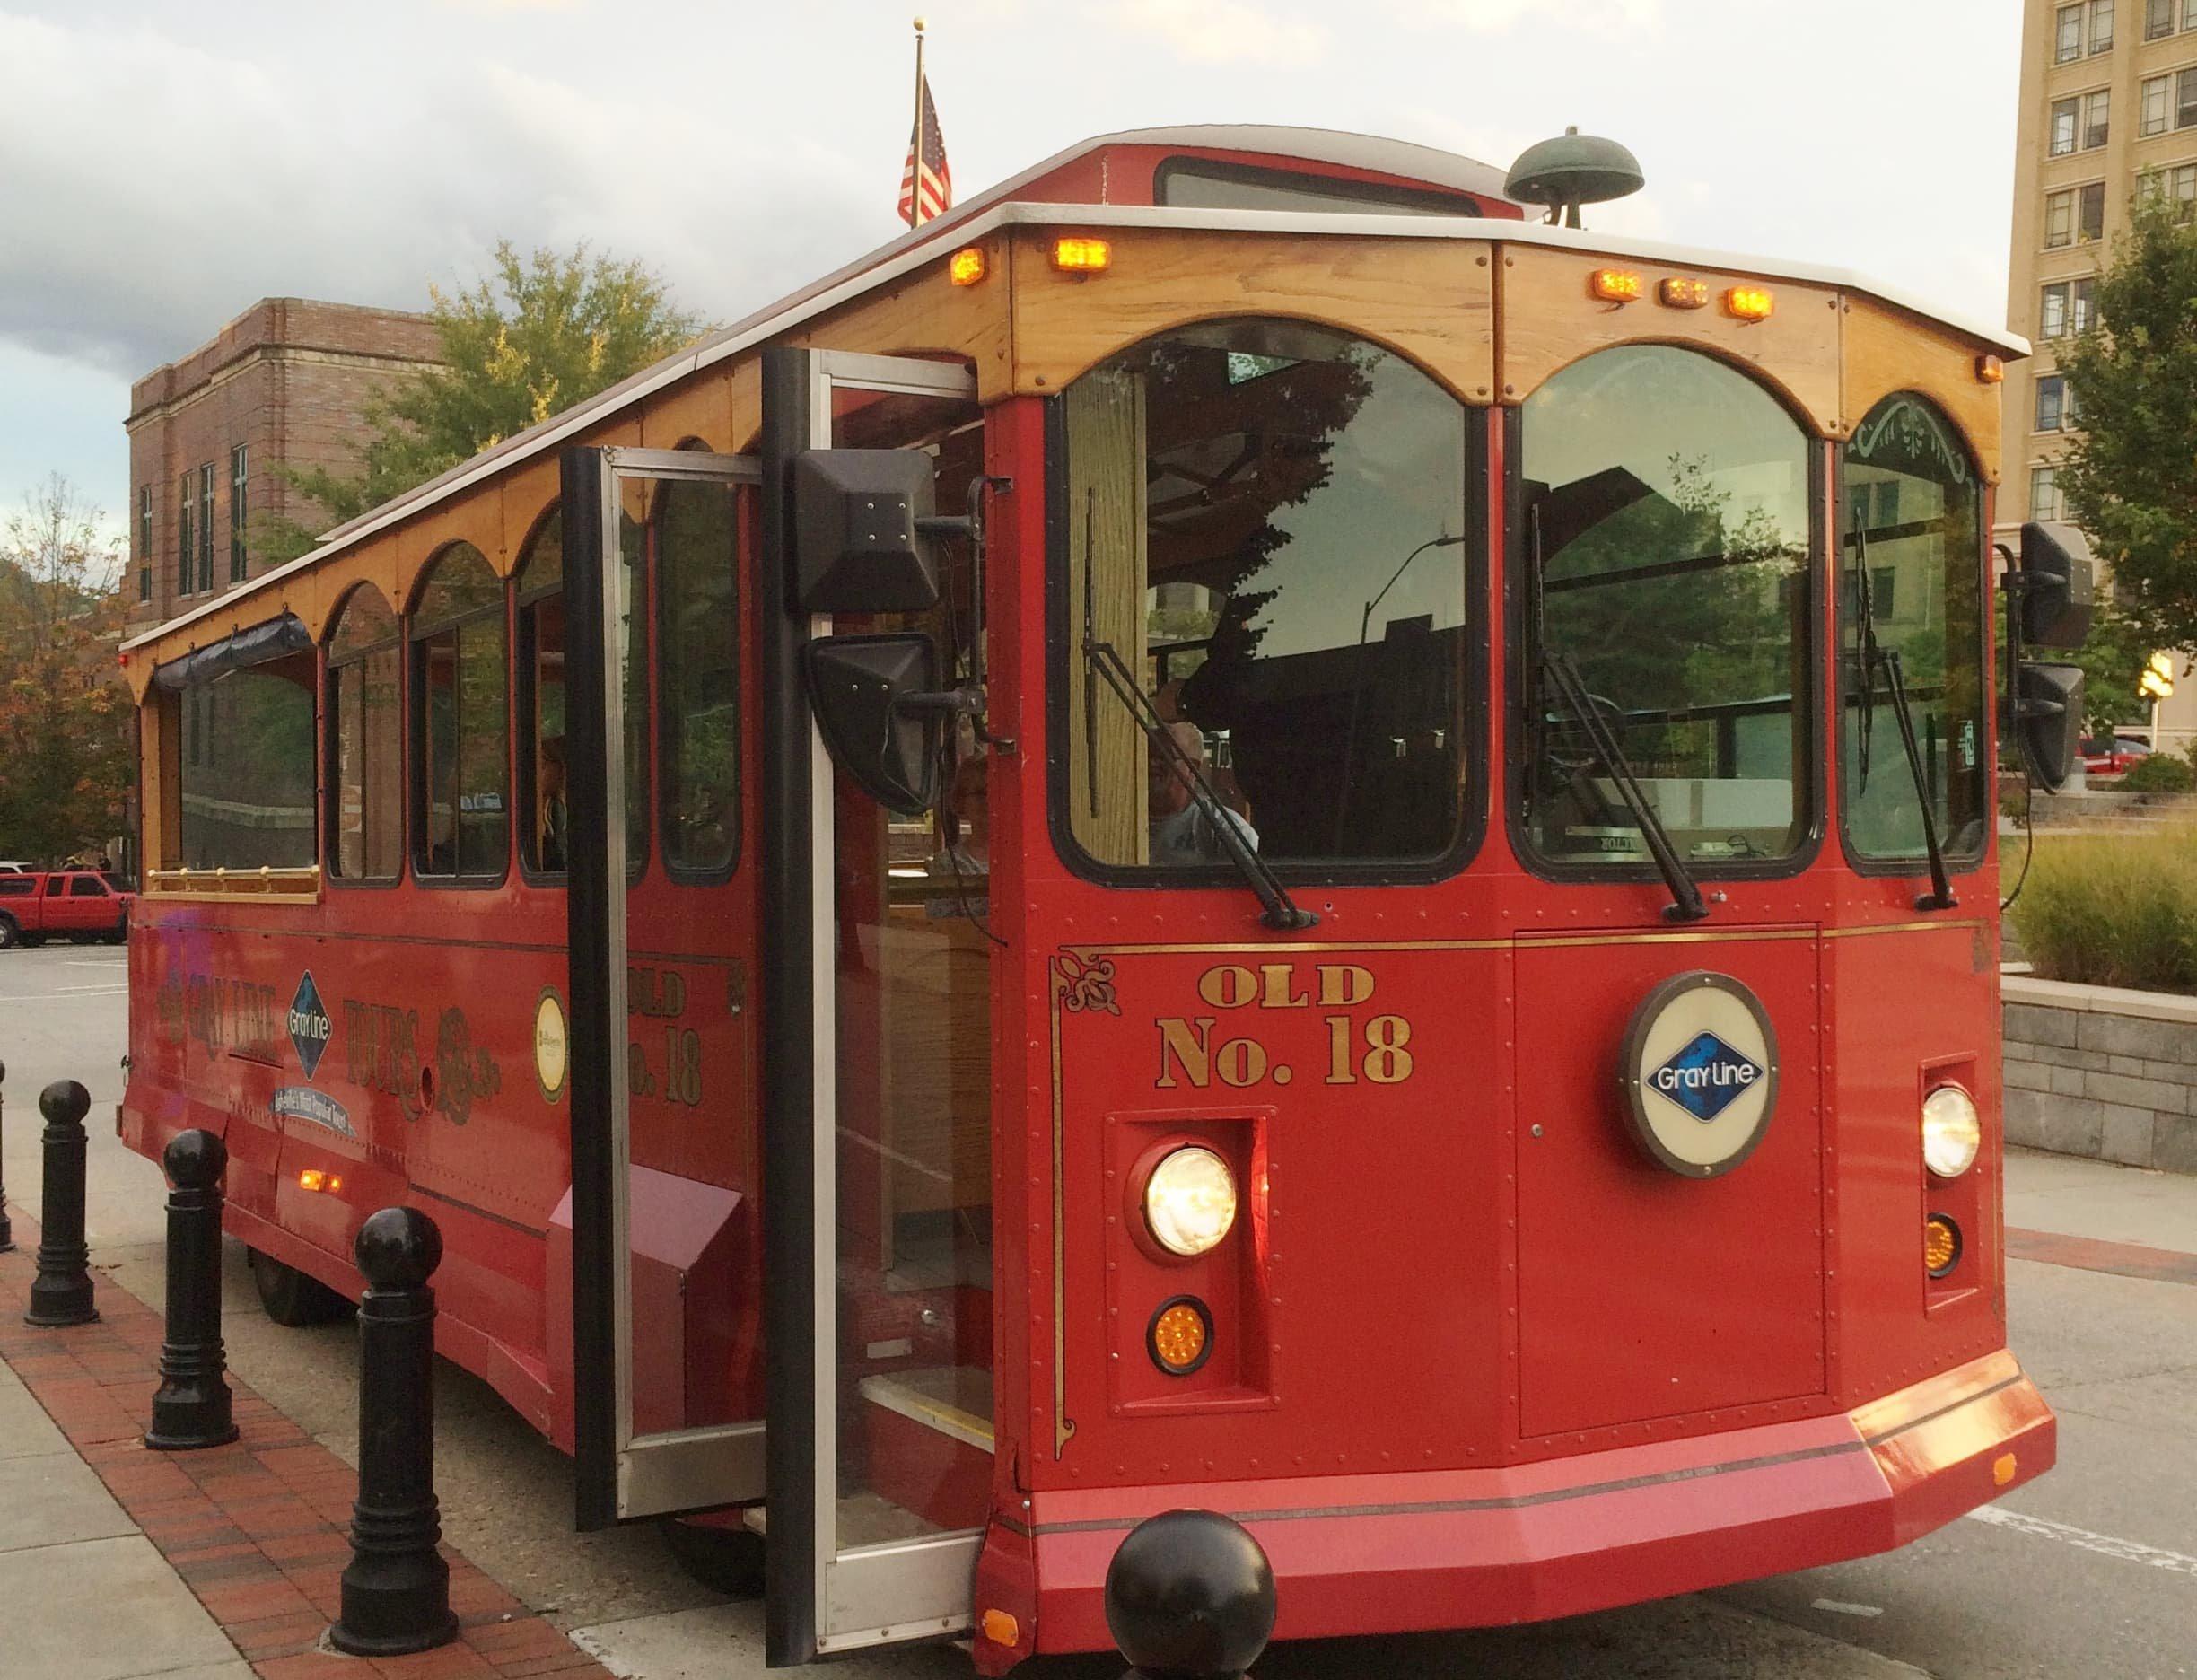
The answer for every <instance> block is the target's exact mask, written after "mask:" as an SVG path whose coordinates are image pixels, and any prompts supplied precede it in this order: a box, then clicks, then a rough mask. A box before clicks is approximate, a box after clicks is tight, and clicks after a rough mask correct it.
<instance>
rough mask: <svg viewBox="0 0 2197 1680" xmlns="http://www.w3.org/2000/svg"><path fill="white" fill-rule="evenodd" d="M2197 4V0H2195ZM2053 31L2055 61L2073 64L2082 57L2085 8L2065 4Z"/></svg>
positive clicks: (2194, 2)
mask: <svg viewBox="0 0 2197 1680" xmlns="http://www.w3.org/2000/svg"><path fill="white" fill-rule="evenodd" d="M2193 4H2197V0H2193ZM2054 23H2055V28H2054V30H2053V63H2054V64H2073V63H2074V62H2075V60H2076V59H2078V58H2079V57H2082V44H2083V9H2082V7H2080V6H2079V5H2063V6H2061V8H2060V13H2059V16H2058V17H2057V18H2056V19H2055V20H2054Z"/></svg>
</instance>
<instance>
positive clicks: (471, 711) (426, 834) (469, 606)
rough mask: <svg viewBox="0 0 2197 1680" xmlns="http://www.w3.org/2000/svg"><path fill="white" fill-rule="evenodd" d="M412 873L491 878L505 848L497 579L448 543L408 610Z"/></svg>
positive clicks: (475, 557)
mask: <svg viewBox="0 0 2197 1680" xmlns="http://www.w3.org/2000/svg"><path fill="white" fill-rule="evenodd" d="M410 631H411V643H412V696H413V706H412V752H413V759H412V846H413V853H412V870H413V873H414V874H415V875H417V876H419V877H421V878H422V879H443V880H450V879H471V880H474V881H496V880H501V879H503V871H504V865H505V862H506V861H507V860H508V859H509V857H510V854H511V823H510V812H509V809H508V805H507V802H506V800H505V797H504V795H505V791H506V788H507V786H508V778H507V776H506V770H507V767H508V765H509V736H508V710H507V707H508V696H507V695H506V693H505V689H506V685H507V682H508V672H507V669H506V666H505V662H504V642H503V583H502V582H501V581H500V580H499V579H498V578H497V577H496V574H495V572H494V571H493V570H492V569H490V567H489V564H488V562H487V561H486V558H484V557H483V556H482V555H481V552H480V550H478V549H477V548H475V547H471V546H470V545H468V544H466V543H452V544H451V546H450V547H448V548H446V549H445V550H443V552H442V555H441V556H439V557H438V558H437V559H436V560H435V561H434V562H433V564H431V565H430V566H429V567H428V569H427V576H426V581H425V582H424V583H422V584H421V586H420V591H419V595H418V597H417V599H416V600H415V601H414V603H413V607H412V617H411V624H410Z"/></svg>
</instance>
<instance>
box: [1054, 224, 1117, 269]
mask: <svg viewBox="0 0 2197 1680" xmlns="http://www.w3.org/2000/svg"><path fill="white" fill-rule="evenodd" d="M1113 263H1114V247H1113V246H1112V245H1110V244H1109V243H1107V241H1105V240H1102V239H1091V238H1090V237H1088V236H1085V235H1079V234H1063V236H1062V237H1060V238H1059V239H1056V240H1055V241H1053V266H1054V267H1055V268H1057V269H1059V270H1060V271H1061V272H1062V273H1063V274H1098V273H1101V272H1103V271H1104V270H1106V269H1107V268H1109V267H1113Z"/></svg>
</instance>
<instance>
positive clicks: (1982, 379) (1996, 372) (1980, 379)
mask: <svg viewBox="0 0 2197 1680" xmlns="http://www.w3.org/2000/svg"><path fill="white" fill-rule="evenodd" d="M1976 382H1977V383H1978V384H1980V385H2003V384H2005V383H2006V363H2003V362H2001V361H2000V359H1999V358H1998V357H1997V356H1995V355H1980V356H1978V357H1977V358H1976Z"/></svg>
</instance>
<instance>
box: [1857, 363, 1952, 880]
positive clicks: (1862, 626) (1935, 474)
mask: <svg viewBox="0 0 2197 1680" xmlns="http://www.w3.org/2000/svg"><path fill="white" fill-rule="evenodd" d="M1840 526H1841V529H1840V531H1839V591H1838V602H1839V613H1840V626H1839V678H1840V683H1841V686H1842V687H1843V689H1844V694H1843V704H1842V705H1841V707H1840V726H1839V787H1840V794H1841V799H1840V803H1841V807H1842V809H1843V812H1844V818H1845V826H1846V842H1847V844H1848V846H1849V847H1850V848H1851V851H1852V853H1853V854H1854V856H1855V857H1856V858H1858V859H1862V860H1866V861H1870V862H1911V863H1912V862H1917V861H1919V860H1921V858H1922V857H1923V856H1924V854H1925V846H1924V840H1923V833H1922V808H1921V802H1920V801H1918V800H1917V799H1916V797H1915V778H1914V775H1913V772H1912V771H1911V770H1910V769H1909V768H1908V766H1907V763H1906V760H1905V756H1904V751H1903V749H1902V747H1901V743H1900V736H1899V721H1898V719H1897V718H1896V717H1895V716H1894V715H1893V713H1892V709H1891V708H1892V696H1891V693H1890V686H1889V683H1888V681H1887V680H1886V678H1887V674H1888V673H1887V670H1886V660H1887V656H1890V657H1892V658H1896V659H1897V661H1898V662H1899V667H1900V673H1901V676H1902V677H1903V678H1904V682H1905V686H1906V690H1907V703H1908V705H1909V706H1910V708H1911V709H1912V710H1913V722H1914V731H1915V745H1916V748H1917V749H1918V750H1919V752H1920V754H1921V760H1922V782H1923V785H1924V786H1925V788H1927V789H1928V791H1929V796H1930V807H1931V815H1932V816H1933V817H1934V818H1936V820H1937V825H1938V833H1939V836H1941V838H1942V841H1943V844H1944V846H1945V850H1946V852H1947V853H1948V856H1951V857H1954V858H1956V859H1957V858H1964V857H1965V858H1967V859H1969V860H1971V861H1973V860H1974V859H1976V858H1978V857H1981V856H1982V855H1983V836H1984V818H1985V815H1986V809H1985V807H1986V802H1987V799H1988V783H1987V772H1988V768H1989V766H1986V764H1985V763H1984V733H1983V486H1982V483H1981V481H1980V480H1979V479H1978V477H1977V476H1976V472H1975V468H1974V466H1973V464H1972V463H1971V462H1970V460H1969V458H1968V451H1967V450H1966V449H1965V447H1963V445H1962V443H1961V442H1960V440H1959V438H1958V437H1957V436H1956V434H1955V433H1954V431H1953V429H1952V427H1951V426H1949V425H1948V424H1947V423H1946V421H1945V418H1944V416H1941V415H1939V413H1938V411H1937V410H1936V409H1935V408H1933V407H1930V405H1929V404H1928V403H1926V402H1924V401H1923V400H1922V399H1921V398H1919V397H1913V396H1905V395H1903V396H1898V397H1892V398H1886V400H1885V401H1884V402H1882V403H1879V404H1878V406H1877V407H1876V408H1875V409H1873V410H1872V411H1871V412H1870V414H1869V417H1868V418H1867V419H1866V420H1864V421H1863V422H1862V423H1861V424H1860V426H1859V427H1857V428H1856V429H1855V432H1854V434H1853V441H1852V442H1851V443H1849V444H1848V445H1847V446H1846V468H1845V509H1844V512H1843V515H1842V517H1841V521H1840Z"/></svg>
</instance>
